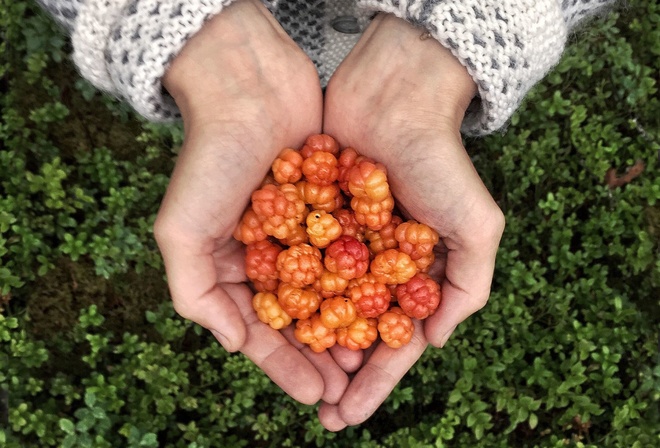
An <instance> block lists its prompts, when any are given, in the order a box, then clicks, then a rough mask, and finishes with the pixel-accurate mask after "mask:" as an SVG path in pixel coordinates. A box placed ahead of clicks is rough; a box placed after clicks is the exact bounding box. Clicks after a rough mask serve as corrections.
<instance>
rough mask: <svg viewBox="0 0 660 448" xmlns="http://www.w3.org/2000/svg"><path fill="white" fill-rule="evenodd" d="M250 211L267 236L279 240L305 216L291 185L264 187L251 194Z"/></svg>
mask: <svg viewBox="0 0 660 448" xmlns="http://www.w3.org/2000/svg"><path fill="white" fill-rule="evenodd" d="M252 209H253V210H254V211H255V213H256V214H257V216H258V217H259V220H261V221H262V222H263V224H262V226H263V230H264V232H266V233H267V234H268V235H271V236H274V237H275V238H278V239H281V238H286V237H287V235H288V234H289V233H291V232H292V231H294V229H295V227H296V226H297V225H298V224H300V223H301V222H302V221H303V219H304V217H305V216H306V211H307V209H306V207H305V203H304V202H303V200H302V198H301V197H300V194H299V193H298V190H297V189H296V187H295V186H294V185H293V184H283V185H280V186H279V187H278V186H275V185H266V186H264V187H263V188H260V189H259V190H256V191H255V192H254V193H252Z"/></svg>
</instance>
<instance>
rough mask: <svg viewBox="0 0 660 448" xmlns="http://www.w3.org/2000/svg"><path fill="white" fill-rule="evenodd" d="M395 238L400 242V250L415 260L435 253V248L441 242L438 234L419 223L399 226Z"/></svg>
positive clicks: (407, 223)
mask: <svg viewBox="0 0 660 448" xmlns="http://www.w3.org/2000/svg"><path fill="white" fill-rule="evenodd" d="M394 237H395V238H396V240H397V241H398V242H399V250H401V251H402V252H405V253H407V254H408V255H410V258H412V259H413V260H417V259H419V258H422V257H424V256H426V255H429V254H431V253H433V248H434V247H435V245H436V244H438V241H439V235H438V232H436V231H435V230H433V229H432V228H431V227H429V226H427V225H426V224H421V223H419V222H417V221H406V222H404V223H401V224H399V225H398V226H397V228H396V230H395V232H394Z"/></svg>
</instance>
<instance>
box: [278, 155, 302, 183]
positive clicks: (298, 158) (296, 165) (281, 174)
mask: <svg viewBox="0 0 660 448" xmlns="http://www.w3.org/2000/svg"><path fill="white" fill-rule="evenodd" d="M302 164H303V156H302V155H301V154H300V153H299V152H298V151H296V150H295V149H291V148H285V149H284V150H282V152H280V155H279V156H277V158H276V159H275V160H274V161H273V164H272V167H271V171H272V173H273V178H274V179H275V181H276V182H278V183H280V184H294V183H296V182H298V181H299V180H300V179H302Z"/></svg>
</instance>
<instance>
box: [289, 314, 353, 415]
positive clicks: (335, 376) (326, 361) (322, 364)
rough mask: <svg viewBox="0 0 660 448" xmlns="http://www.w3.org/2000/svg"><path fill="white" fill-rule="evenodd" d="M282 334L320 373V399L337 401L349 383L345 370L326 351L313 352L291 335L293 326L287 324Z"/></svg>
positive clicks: (331, 401) (330, 401) (333, 402)
mask: <svg viewBox="0 0 660 448" xmlns="http://www.w3.org/2000/svg"><path fill="white" fill-rule="evenodd" d="M282 334H283V335H284V337H285V338H286V340H287V341H289V343H290V344H291V345H292V346H293V347H295V348H296V349H298V350H299V351H300V353H302V354H303V356H304V357H305V358H307V360H308V361H309V362H310V363H312V365H313V366H314V367H315V368H316V370H317V371H318V372H319V373H320V374H321V377H322V378H323V395H322V396H321V400H323V401H324V402H326V403H332V404H336V403H339V400H340V399H341V397H342V395H344V391H346V388H347V387H348V383H349V380H348V375H346V372H345V371H344V370H343V369H342V368H341V367H340V366H339V365H338V364H337V363H336V362H335V360H334V359H333V358H332V356H331V355H330V353H329V352H328V351H324V352H321V353H315V352H314V351H312V350H311V349H310V348H309V346H307V345H305V344H303V343H301V342H299V341H298V340H297V339H296V338H295V336H294V335H293V326H291V325H289V326H288V327H287V328H285V329H284V330H282Z"/></svg>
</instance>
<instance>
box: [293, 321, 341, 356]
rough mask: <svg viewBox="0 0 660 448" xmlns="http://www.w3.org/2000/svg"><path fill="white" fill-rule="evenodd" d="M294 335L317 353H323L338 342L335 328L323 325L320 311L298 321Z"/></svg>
mask: <svg viewBox="0 0 660 448" xmlns="http://www.w3.org/2000/svg"><path fill="white" fill-rule="evenodd" d="M293 335H294V336H295V338H296V339H297V340H298V341H299V342H302V343H303V344H307V345H309V348H311V349H312V351H313V352H315V353H321V352H323V351H324V350H325V349H327V348H330V347H332V346H333V345H335V343H336V342H337V334H336V333H335V330H334V329H333V328H328V327H326V326H325V325H323V322H321V316H320V314H319V313H315V314H313V315H312V316H311V317H309V318H306V319H301V320H299V321H298V322H296V329H295V330H294V332H293Z"/></svg>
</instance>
